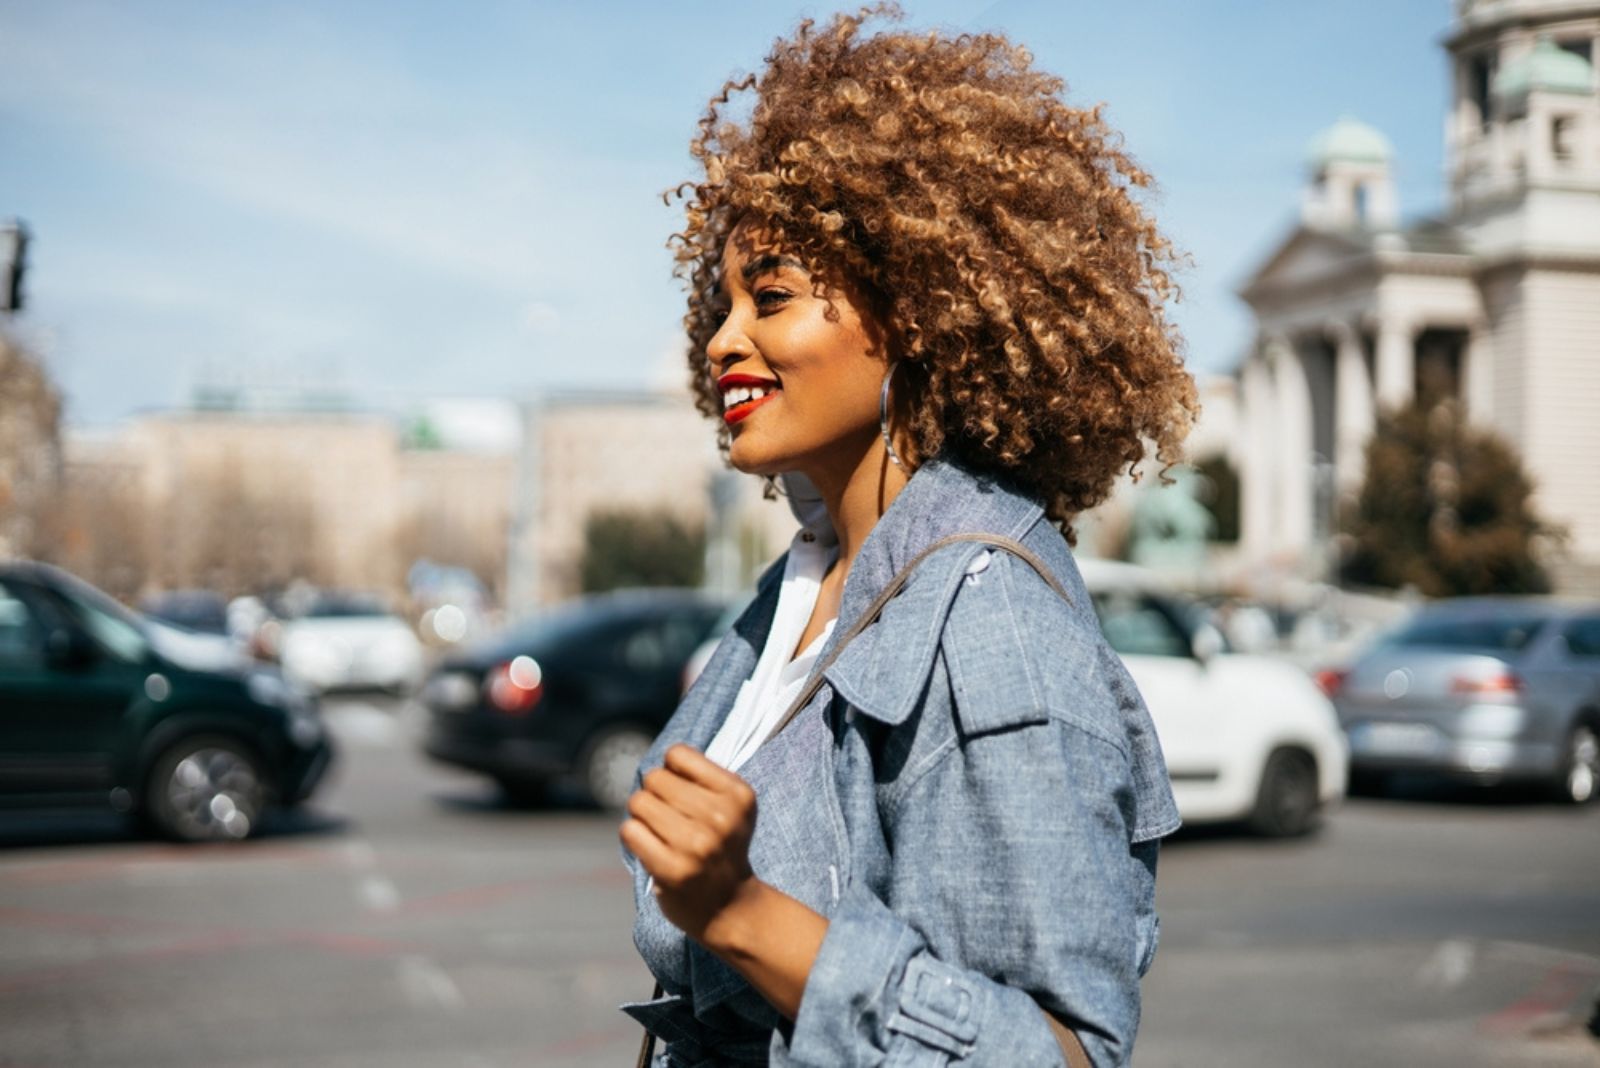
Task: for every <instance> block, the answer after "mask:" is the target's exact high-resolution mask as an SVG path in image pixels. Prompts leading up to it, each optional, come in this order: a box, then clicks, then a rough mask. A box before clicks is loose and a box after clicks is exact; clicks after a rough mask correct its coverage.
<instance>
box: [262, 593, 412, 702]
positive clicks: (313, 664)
mask: <svg viewBox="0 0 1600 1068" xmlns="http://www.w3.org/2000/svg"><path fill="white" fill-rule="evenodd" d="M276 640H277V646H278V660H279V663H281V664H282V665H283V673H284V675H285V676H287V677H288V678H289V679H290V680H291V681H292V682H294V683H296V684H298V685H300V686H303V687H305V688H306V689H309V690H313V691H315V692H317V693H326V692H328V691H329V690H360V689H380V690H388V691H390V692H391V693H409V692H410V691H411V690H413V689H415V688H416V685H417V683H418V682H419V681H420V680H421V678H422V673H423V653H422V643H421V642H420V641H418V639H417V635H416V632H415V631H413V630H412V629H411V624H409V623H407V622H406V621H405V620H404V619H401V618H400V617H399V616H398V615H396V614H395V613H394V612H392V611H390V609H389V608H388V606H387V605H386V604H385V603H384V602H383V600H382V599H381V598H378V597H374V596H369V595H365V594H355V593H336V592H330V593H319V594H316V595H314V596H312V597H310V598H309V599H307V600H306V602H305V603H304V604H301V605H298V606H296V607H295V608H294V609H293V610H292V612H291V614H290V615H289V617H288V618H287V619H285V620H283V622H282V624H281V628H280V630H279V631H278V634H277V638H276Z"/></svg>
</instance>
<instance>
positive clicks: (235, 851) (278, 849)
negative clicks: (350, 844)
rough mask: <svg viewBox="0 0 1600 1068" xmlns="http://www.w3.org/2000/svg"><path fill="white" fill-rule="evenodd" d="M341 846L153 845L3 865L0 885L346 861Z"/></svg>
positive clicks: (26, 884) (0, 867)
mask: <svg viewBox="0 0 1600 1068" xmlns="http://www.w3.org/2000/svg"><path fill="white" fill-rule="evenodd" d="M343 859H344V858H343V857H342V856H341V855H340V853H339V851H338V850H335V849H326V848H320V849H319V848H317V847H314V846H287V845H285V846H271V845H252V844H248V843H245V844H237V843H227V844H224V843H219V844H216V845H192V846H177V845H151V846H142V847H136V848H134V849H131V850H129V851H127V852H125V853H119V854H117V855H115V856H109V857H84V858H74V859H71V860H57V861H47V862H44V863H40V864H21V865H18V866H16V867H8V866H0V885H24V886H28V885H34V884H38V883H54V882H72V881H76V880H80V879H96V878H106V877H110V876H116V875H120V874H121V873H122V872H124V871H126V870H127V869H129V868H135V867H145V866H150V865H160V864H194V863H198V862H202V861H203V862H206V863H230V864H249V863H260V864H274V865H276V864H283V863H293V864H307V863H317V862H326V861H342V860H343Z"/></svg>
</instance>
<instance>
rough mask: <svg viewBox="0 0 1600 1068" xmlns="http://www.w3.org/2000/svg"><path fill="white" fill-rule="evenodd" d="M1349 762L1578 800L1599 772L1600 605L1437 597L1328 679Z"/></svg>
mask: <svg viewBox="0 0 1600 1068" xmlns="http://www.w3.org/2000/svg"><path fill="white" fill-rule="evenodd" d="M1328 687H1329V688H1330V689H1331V690H1332V691H1333V693H1334V701H1335V704H1336V705H1337V707H1338V710H1339V718H1340V721H1341V722H1342V723H1343V725H1344V729H1345V730H1346V731H1347V732H1348V734H1349V736H1350V759H1351V767H1352V769H1353V771H1354V772H1355V775H1356V777H1357V779H1358V781H1359V782H1360V783H1361V785H1362V786H1363V787H1366V788H1369V789H1376V790H1381V789H1382V788H1383V786H1384V785H1385V781H1386V779H1387V778H1388V776H1390V775H1391V774H1392V773H1394V772H1397V771H1421V772H1436V773H1441V774H1444V775H1447V776H1451V777H1454V778H1459V779H1464V780H1467V781H1471V782H1477V783H1482V784H1486V785H1493V784H1496V783H1504V782H1514V781H1524V782H1542V783H1545V784H1547V785H1548V786H1549V787H1550V789H1551V790H1552V791H1553V792H1554V793H1555V794H1556V795H1557V796H1558V797H1560V798H1562V799H1564V800H1566V801H1569V802H1571V803H1573V804H1583V803H1585V802H1588V801H1592V800H1593V799H1594V797H1595V795H1596V780H1597V778H1600V604H1595V603H1592V602H1590V603H1577V602H1561V601H1554V600H1547V599H1534V598H1514V597H1483V598H1466V599H1460V600H1449V601H1439V602H1436V603H1434V604H1431V605H1428V606H1427V607H1425V608H1423V609H1421V610H1420V611H1419V612H1417V613H1416V614H1415V615H1414V616H1413V617H1412V618H1411V619H1410V620H1409V621H1407V622H1406V623H1404V624H1402V625H1401V626H1399V627H1398V628H1396V629H1394V630H1393V631H1391V632H1389V633H1388V634H1387V635H1386V636H1384V637H1383V638H1381V639H1380V640H1379V641H1378V642H1377V643H1376V644H1375V645H1374V646H1373V647H1372V648H1371V649H1369V650H1368V651H1367V652H1366V653H1365V654H1364V655H1362V656H1360V657H1359V658H1357V659H1356V660H1355V661H1354V662H1353V663H1352V664H1351V665H1350V667H1349V668H1348V670H1346V671H1344V672H1336V673H1333V674H1332V675H1330V676H1329V678H1328Z"/></svg>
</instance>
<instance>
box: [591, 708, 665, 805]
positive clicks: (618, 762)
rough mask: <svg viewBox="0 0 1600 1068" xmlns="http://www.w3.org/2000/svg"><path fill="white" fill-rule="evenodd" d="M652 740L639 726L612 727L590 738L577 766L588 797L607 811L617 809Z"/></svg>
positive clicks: (631, 784)
mask: <svg viewBox="0 0 1600 1068" xmlns="http://www.w3.org/2000/svg"><path fill="white" fill-rule="evenodd" d="M654 741H655V738H654V737H653V736H652V735H651V734H650V733H649V732H648V731H646V730H644V729H642V728H640V727H611V728H608V729H606V730H603V731H601V732H600V733H598V734H596V735H595V736H594V737H593V738H592V739H590V741H589V744H588V745H587V746H585V747H584V751H583V760H582V762H581V766H580V769H579V773H580V776H581V778H582V780H583V787H584V789H585V790H586V791H588V794H589V797H590V799H591V800H593V801H594V803H595V804H596V805H598V806H600V807H601V808H603V809H606V810H607V811H610V812H620V811H621V810H622V807H623V806H624V805H626V804H627V802H628V796H629V795H630V794H632V793H633V776H634V772H636V771H638V770H639V761H641V760H643V759H644V755H645V753H646V752H647V751H648V750H649V748H650V746H651V744H652V743H653V742H654Z"/></svg>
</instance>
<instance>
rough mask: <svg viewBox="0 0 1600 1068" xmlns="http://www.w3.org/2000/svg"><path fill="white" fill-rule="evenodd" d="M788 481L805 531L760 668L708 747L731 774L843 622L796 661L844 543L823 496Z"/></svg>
mask: <svg viewBox="0 0 1600 1068" xmlns="http://www.w3.org/2000/svg"><path fill="white" fill-rule="evenodd" d="M783 482H784V487H785V489H786V491H787V492H788V495H789V506H790V507H791V508H792V509H794V512H795V516H796V517H797V518H798V519H799V520H800V522H801V527H800V531H799V533H797V534H796V535H795V536H794V541H792V542H791V543H790V545H789V559H788V561H787V562H786V563H785V564H784V568H783V584H782V586H781V587H780V588H779V592H778V607H777V611H776V612H775V613H774V615H773V618H772V629H771V630H770V631H768V632H767V643H766V645H765V646H764V647H763V648H762V650H761V656H760V658H759V659H758V660H757V661H756V667H755V670H754V671H752V672H751V673H750V677H749V678H748V679H746V680H745V682H744V685H743V686H742V687H740V689H739V694H738V696H737V697H735V698H734V702H733V708H732V709H731V710H730V711H729V712H728V718H727V719H725V720H723V721H722V726H721V727H720V728H718V729H717V734H716V737H714V738H712V739H711V744H710V745H708V746H707V747H706V756H708V757H709V758H711V759H712V760H713V761H715V762H716V763H718V764H720V765H722V766H723V767H724V768H727V769H728V770H729V771H737V770H739V767H740V766H741V765H742V764H744V762H745V761H747V760H749V759H750V757H751V756H752V755H753V754H754V753H755V751H756V750H757V749H758V748H760V746H761V743H762V742H764V741H766V738H767V735H768V734H770V733H772V728H773V727H774V726H776V725H777V723H778V720H779V719H781V718H782V717H783V714H784V713H785V712H787V711H788V710H789V705H790V704H791V703H792V702H793V701H794V699H795V698H796V697H798V696H799V695H800V691H801V690H802V689H804V687H805V684H806V679H807V678H809V677H810V675H811V669H812V667H814V666H815V665H816V662H817V656H818V655H819V654H820V653H821V652H822V647H823V646H824V645H826V644H827V641H828V635H830V634H832V633H833V627H834V624H835V623H837V622H838V620H837V619H830V620H829V621H828V622H827V625H826V626H824V627H823V628H822V633H821V634H819V635H817V637H816V639H815V640H814V641H812V642H811V644H809V645H807V646H806V647H805V648H804V649H802V650H801V651H800V653H799V655H798V656H794V657H793V658H792V659H791V654H792V653H794V650H795V646H796V645H798V644H799V642H800V636H801V635H802V634H804V633H805V629H806V624H807V623H808V622H810V620H811V613H812V612H814V611H815V610H816V607H817V595H818V593H819V592H820V590H821V587H822V577H823V576H824V575H826V574H827V572H828V568H829V567H831V566H832V565H833V562H834V561H835V560H836V559H838V556H839V539H838V537H837V536H836V535H835V533H834V530H833V524H832V523H831V522H830V521H829V519H828V512H827V509H826V508H825V507H824V506H823V504H822V499H821V497H820V496H818V495H817V494H816V492H815V490H813V489H812V488H811V486H810V484H809V483H808V482H806V481H805V480H804V479H803V478H801V477H799V476H796V475H785V476H783Z"/></svg>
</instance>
